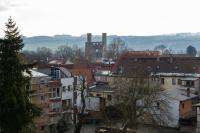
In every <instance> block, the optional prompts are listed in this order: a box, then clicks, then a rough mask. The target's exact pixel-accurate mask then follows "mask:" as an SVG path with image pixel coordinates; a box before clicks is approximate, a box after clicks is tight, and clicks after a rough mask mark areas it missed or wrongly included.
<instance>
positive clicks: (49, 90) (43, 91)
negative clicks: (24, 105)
mask: <svg viewBox="0 0 200 133" xmlns="http://www.w3.org/2000/svg"><path fill="white" fill-rule="evenodd" d="M31 73H32V77H31V90H33V91H34V93H33V94H32V96H31V101H32V103H34V104H36V105H37V106H39V107H40V108H41V109H42V115H41V117H38V118H35V119H34V123H35V124H36V128H37V132H38V133H44V132H50V131H54V130H55V128H56V127H55V126H56V124H57V122H58V120H59V119H60V117H61V115H60V114H61V91H60V89H61V88H60V86H61V84H60V81H59V80H52V79H51V78H50V77H49V76H48V75H46V74H43V73H40V72H37V71H35V70H31Z"/></svg>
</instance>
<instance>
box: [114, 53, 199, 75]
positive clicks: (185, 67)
mask: <svg viewBox="0 0 200 133" xmlns="http://www.w3.org/2000/svg"><path fill="white" fill-rule="evenodd" d="M122 68H123V73H130V72H137V73H143V74H147V73H148V74H149V73H151V72H154V73H158V72H163V73H200V57H189V56H188V57H173V55H172V56H159V55H158V56H151V55H150V56H143V55H141V56H138V55H137V56H135V55H134V54H128V53H127V54H124V55H122V56H121V57H120V58H119V59H118V60H117V62H116V63H115V65H114V67H113V68H112V71H113V72H114V73H119V72H120V70H121V69H122Z"/></svg>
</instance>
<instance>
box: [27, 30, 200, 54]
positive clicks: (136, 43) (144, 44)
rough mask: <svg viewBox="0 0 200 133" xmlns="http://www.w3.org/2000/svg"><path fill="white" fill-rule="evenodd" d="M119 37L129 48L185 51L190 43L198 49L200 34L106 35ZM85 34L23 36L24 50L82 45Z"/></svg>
mask: <svg viewBox="0 0 200 133" xmlns="http://www.w3.org/2000/svg"><path fill="white" fill-rule="evenodd" d="M116 37H120V38H121V39H123V40H124V41H125V42H126V44H127V45H128V47H129V48H132V49H134V50H146V49H154V47H155V46H157V45H161V44H163V45H165V46H167V47H169V48H172V49H173V50H175V51H180V50H183V51H185V49H186V47H187V46H188V45H192V46H194V47H196V48H197V50H199V49H200V34H199V33H195V34H193V33H179V34H172V35H158V36H116V35H112V36H108V38H107V40H108V44H109V43H110V41H111V40H112V39H113V38H116ZM92 39H93V40H94V41H100V40H101V36H100V35H96V36H93V38H92ZM85 41H86V35H81V36H71V35H55V36H33V37H24V43H25V47H24V49H25V50H36V49H37V47H43V46H44V47H48V48H51V49H53V50H55V49H57V47H58V46H60V45H69V46H73V45H78V46H79V47H84V46H85Z"/></svg>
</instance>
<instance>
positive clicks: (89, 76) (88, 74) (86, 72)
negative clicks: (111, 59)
mask: <svg viewBox="0 0 200 133" xmlns="http://www.w3.org/2000/svg"><path fill="white" fill-rule="evenodd" d="M68 70H69V71H70V72H71V73H72V75H83V76H84V77H85V78H86V81H87V83H88V84H89V85H92V84H93V83H94V82H95V78H94V74H93V72H92V69H90V68H79V69H68Z"/></svg>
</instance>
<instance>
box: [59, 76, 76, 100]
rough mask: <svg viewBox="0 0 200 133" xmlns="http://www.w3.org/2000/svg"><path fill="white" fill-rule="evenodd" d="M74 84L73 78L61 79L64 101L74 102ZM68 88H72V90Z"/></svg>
mask: <svg viewBox="0 0 200 133" xmlns="http://www.w3.org/2000/svg"><path fill="white" fill-rule="evenodd" d="M73 82H74V79H73V77H72V78H61V84H62V89H61V91H62V100H65V99H72V101H73ZM68 87H70V89H69V88H68Z"/></svg>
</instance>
